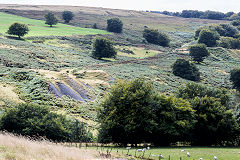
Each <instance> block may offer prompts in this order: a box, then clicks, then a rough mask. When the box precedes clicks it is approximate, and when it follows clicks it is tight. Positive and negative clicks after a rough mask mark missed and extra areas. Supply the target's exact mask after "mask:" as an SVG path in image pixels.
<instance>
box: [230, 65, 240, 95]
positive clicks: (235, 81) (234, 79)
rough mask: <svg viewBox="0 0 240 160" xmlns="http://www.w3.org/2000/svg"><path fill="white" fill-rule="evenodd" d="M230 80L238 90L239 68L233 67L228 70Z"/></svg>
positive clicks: (239, 80) (239, 82)
mask: <svg viewBox="0 0 240 160" xmlns="http://www.w3.org/2000/svg"><path fill="white" fill-rule="evenodd" d="M230 81H231V82H232V83H233V88H236V89H237V90H238V91H240V69H239V68H238V69H233V70H231V72H230Z"/></svg>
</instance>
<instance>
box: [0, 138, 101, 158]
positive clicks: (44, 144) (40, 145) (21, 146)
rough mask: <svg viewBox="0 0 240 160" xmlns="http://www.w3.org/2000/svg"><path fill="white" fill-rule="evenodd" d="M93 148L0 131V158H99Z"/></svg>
mask: <svg viewBox="0 0 240 160" xmlns="http://www.w3.org/2000/svg"><path fill="white" fill-rule="evenodd" d="M96 156H97V152H96V151H94V150H84V149H79V148H74V147H66V146H62V145H57V144H54V143H52V142H49V141H46V140H43V141H34V140H30V139H28V138H26V137H21V136H15V135H12V134H9V133H0V159H1V160H13V159H14V160H33V159H34V160H90V159H99V158H97V157H96Z"/></svg>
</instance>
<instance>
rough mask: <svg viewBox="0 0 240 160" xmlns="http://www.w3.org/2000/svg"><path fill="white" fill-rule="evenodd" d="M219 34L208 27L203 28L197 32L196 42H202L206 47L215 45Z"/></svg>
mask: <svg viewBox="0 0 240 160" xmlns="http://www.w3.org/2000/svg"><path fill="white" fill-rule="evenodd" d="M218 39H219V36H218V35H217V34H216V33H215V32H213V31H210V30H209V29H203V30H201V31H200V33H199V38H198V43H203V44H205V45H207V46H208V47H213V46H216V42H217V40H218Z"/></svg>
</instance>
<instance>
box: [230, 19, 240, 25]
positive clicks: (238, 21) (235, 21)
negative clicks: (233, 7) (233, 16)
mask: <svg viewBox="0 0 240 160" xmlns="http://www.w3.org/2000/svg"><path fill="white" fill-rule="evenodd" d="M231 24H232V25H233V26H240V20H234V21H232V23H231Z"/></svg>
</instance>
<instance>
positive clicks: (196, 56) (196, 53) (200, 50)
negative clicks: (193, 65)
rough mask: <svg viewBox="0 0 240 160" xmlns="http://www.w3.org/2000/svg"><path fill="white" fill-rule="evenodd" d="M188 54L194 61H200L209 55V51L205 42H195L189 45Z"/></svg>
mask: <svg viewBox="0 0 240 160" xmlns="http://www.w3.org/2000/svg"><path fill="white" fill-rule="evenodd" d="M188 49H189V55H190V56H191V57H192V58H193V60H194V61H196V62H198V63H199V62H202V61H203V60H204V58H205V57H207V56H209V52H208V50H207V47H206V45H205V44H195V45H192V46H189V48H188Z"/></svg>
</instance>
